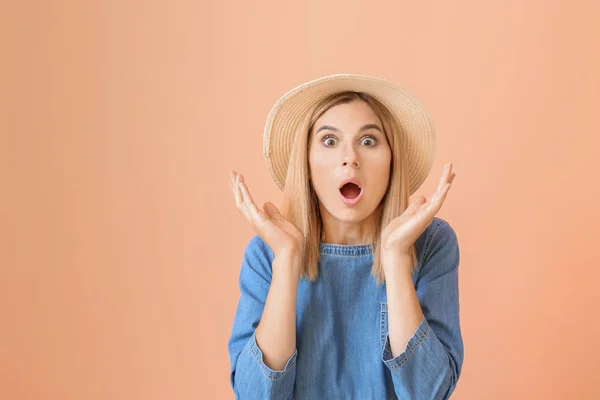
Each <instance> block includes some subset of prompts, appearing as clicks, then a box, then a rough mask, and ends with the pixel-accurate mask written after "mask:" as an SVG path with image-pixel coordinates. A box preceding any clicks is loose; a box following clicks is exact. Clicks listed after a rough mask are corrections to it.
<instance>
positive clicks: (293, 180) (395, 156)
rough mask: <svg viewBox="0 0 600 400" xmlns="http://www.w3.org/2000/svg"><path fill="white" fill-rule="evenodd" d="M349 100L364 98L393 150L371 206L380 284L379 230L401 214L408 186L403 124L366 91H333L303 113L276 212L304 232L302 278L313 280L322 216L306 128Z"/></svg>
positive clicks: (414, 259)
mask: <svg viewBox="0 0 600 400" xmlns="http://www.w3.org/2000/svg"><path fill="white" fill-rule="evenodd" d="M353 101H364V102H366V103H367V104H368V105H369V106H370V107H371V108H372V109H373V112H374V113H375V115H377V117H378V118H379V120H380V121H381V124H382V125H383V130H384V133H385V135H386V137H387V140H388V144H389V146H390V149H391V153H392V161H391V165H390V180H389V183H388V188H387V191H386V194H385V195H384V197H383V199H382V200H381V203H380V204H379V206H378V207H377V209H376V210H375V211H374V212H376V213H377V222H376V227H375V232H374V235H373V241H372V243H371V245H372V246H373V268H372V270H371V275H372V276H373V277H374V278H375V280H376V282H377V284H378V285H382V284H383V283H384V282H385V276H384V273H383V268H382V264H381V251H380V246H381V233H382V231H383V229H384V228H385V227H386V226H387V224H389V223H390V221H391V220H393V219H394V218H396V217H397V216H399V215H400V214H402V213H403V212H404V210H406V208H407V207H408V202H409V197H410V193H409V191H410V188H409V185H408V170H407V168H406V165H407V162H406V156H405V154H404V152H403V151H402V149H403V147H404V146H403V141H404V135H403V132H402V125H401V124H400V123H399V121H397V119H396V118H395V117H394V116H393V115H392V114H391V113H390V111H389V110H388V109H387V107H385V106H384V105H383V104H382V103H381V102H380V101H379V100H377V99H376V98H374V97H372V96H370V95H368V94H366V93H359V92H351V91H345V92H338V93H334V94H332V95H329V96H328V97H325V98H324V99H322V100H321V101H320V102H319V103H318V104H316V106H315V107H314V108H313V109H312V110H311V112H309V113H307V117H306V118H305V120H304V121H303V122H302V123H301V124H300V126H298V127H297V130H296V132H295V134H296V135H295V139H294V143H293V146H292V150H291V153H290V159H289V164H288V169H287V176H286V180H285V187H284V191H283V203H282V206H281V214H282V215H283V216H284V217H285V218H286V219H287V220H288V221H290V222H291V223H293V224H294V225H295V226H296V227H297V228H298V229H299V230H300V231H301V232H302V233H303V235H304V242H305V243H304V248H303V263H302V275H301V277H303V278H305V279H308V280H310V281H311V282H315V281H316V279H317V277H318V274H319V270H318V264H319V260H320V255H321V253H320V244H321V237H322V232H323V221H322V219H321V216H320V211H319V204H318V198H317V195H316V192H315V190H314V188H313V186H312V183H311V182H310V180H309V178H310V170H309V164H308V149H309V147H310V144H311V141H312V135H311V134H310V133H311V132H312V129H313V127H314V124H315V122H316V121H317V119H319V117H321V115H323V113H325V112H326V111H327V110H329V109H330V108H331V107H333V106H336V105H338V104H343V103H350V102H353ZM409 254H410V263H411V270H412V271H413V272H414V271H415V270H416V268H417V257H416V251H415V247H414V245H413V246H412V247H411V250H410V253H409Z"/></svg>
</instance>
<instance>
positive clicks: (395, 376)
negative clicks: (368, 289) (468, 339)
mask: <svg viewBox="0 0 600 400" xmlns="http://www.w3.org/2000/svg"><path fill="white" fill-rule="evenodd" d="M436 221H437V222H436V224H435V225H432V226H431V228H430V229H431V230H432V235H431V240H427V241H426V244H425V246H428V247H426V248H425V250H424V251H423V253H424V254H425V256H424V258H423V263H422V267H421V268H420V269H419V271H418V278H417V281H416V285H415V288H416V292H417V297H418V299H419V303H420V304H421V309H422V310H423V319H422V320H421V322H420V324H419V326H418V327H417V329H416V330H415V332H414V334H413V335H412V337H411V338H410V339H409V341H408V343H407V345H406V347H405V349H404V352H403V353H401V354H399V355H398V356H396V357H395V358H392V352H391V348H390V339H389V334H387V335H386V339H385V345H384V348H383V351H382V357H381V359H382V361H383V362H384V363H385V365H386V366H387V367H388V368H389V369H390V371H391V374H392V381H393V383H394V388H395V392H396V395H397V396H398V398H400V399H413V400H420V399H423V400H425V399H427V400H438V399H439V400H445V399H449V398H450V395H451V394H452V393H453V392H454V389H455V388H456V384H457V381H458V378H459V376H460V373H461V370H462V364H463V359H464V346H463V340H462V334H461V330H460V319H459V311H460V306H459V296H458V294H459V292H458V264H459V260H460V256H459V247H458V240H457V237H456V233H455V232H454V230H453V229H452V227H451V226H450V225H449V224H448V223H447V222H446V221H445V220H443V219H441V218H436Z"/></svg>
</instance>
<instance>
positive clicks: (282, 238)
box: [229, 171, 304, 260]
mask: <svg viewBox="0 0 600 400" xmlns="http://www.w3.org/2000/svg"><path fill="white" fill-rule="evenodd" d="M229 183H230V186H231V190H232V191H233V195H234V197H235V204H236V206H237V209H238V210H239V211H240V212H241V213H242V214H243V215H244V216H245V217H246V219H247V220H248V222H249V223H250V225H252V228H253V229H254V231H256V233H257V234H258V235H259V236H260V237H261V238H262V239H263V240H264V241H265V243H267V245H268V246H269V247H270V248H271V251H273V254H275V256H277V255H278V254H281V255H284V256H290V257H292V258H296V259H297V260H301V254H302V251H303V249H304V236H303V235H302V232H300V231H299V230H298V228H296V227H295V226H294V224H292V223H291V222H289V221H287V220H286V219H285V218H284V217H283V215H281V213H280V212H279V210H278V209H277V207H275V205H274V204H273V203H271V202H266V203H264V205H263V208H264V212H263V211H261V210H260V209H259V208H258V207H257V206H256V204H254V201H253V200H252V196H251V195H250V192H249V190H248V187H247V186H246V184H245V183H244V177H243V176H242V175H241V174H238V173H236V172H235V171H233V172H230V173H229Z"/></svg>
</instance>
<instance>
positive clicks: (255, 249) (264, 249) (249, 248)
mask: <svg viewBox="0 0 600 400" xmlns="http://www.w3.org/2000/svg"><path fill="white" fill-rule="evenodd" d="M244 252H245V253H248V254H252V255H254V256H259V257H265V258H268V259H269V260H271V261H272V260H273V257H274V254H273V252H272V251H271V248H270V247H269V245H268V244H267V243H266V242H265V241H264V240H263V238H261V237H260V235H258V234H255V235H254V236H252V237H251V238H250V240H248V243H247V244H246V249H245V250H244Z"/></svg>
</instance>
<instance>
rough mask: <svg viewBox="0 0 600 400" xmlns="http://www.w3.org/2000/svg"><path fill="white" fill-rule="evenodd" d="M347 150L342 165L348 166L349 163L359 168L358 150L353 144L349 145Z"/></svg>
mask: <svg viewBox="0 0 600 400" xmlns="http://www.w3.org/2000/svg"><path fill="white" fill-rule="evenodd" d="M346 149H347V150H346V151H345V152H344V155H343V157H344V159H343V161H342V165H343V166H344V167H347V166H348V165H352V166H353V167H354V168H358V159H357V155H356V151H354V149H353V148H352V146H347V147H346Z"/></svg>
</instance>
